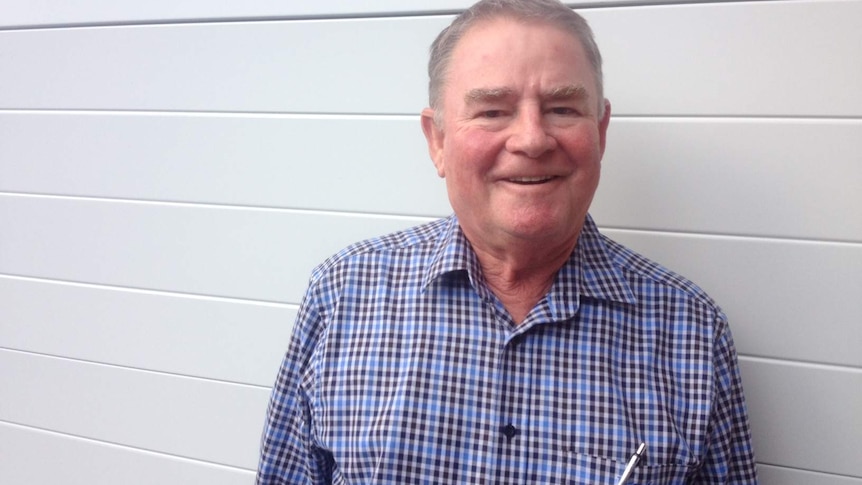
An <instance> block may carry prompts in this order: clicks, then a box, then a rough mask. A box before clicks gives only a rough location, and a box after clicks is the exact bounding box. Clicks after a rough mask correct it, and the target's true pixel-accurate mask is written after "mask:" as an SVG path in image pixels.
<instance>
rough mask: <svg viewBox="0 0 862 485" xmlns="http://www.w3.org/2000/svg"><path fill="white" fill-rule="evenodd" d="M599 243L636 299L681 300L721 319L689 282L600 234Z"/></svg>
mask: <svg viewBox="0 0 862 485" xmlns="http://www.w3.org/2000/svg"><path fill="white" fill-rule="evenodd" d="M601 240H602V243H603V245H604V246H605V248H606V250H607V252H608V255H609V257H610V258H611V260H612V261H613V264H614V266H616V267H617V268H618V269H619V270H620V272H621V273H622V274H623V275H624V276H625V278H626V280H627V281H628V283H629V285H630V286H631V288H632V289H633V291H634V292H635V293H636V294H639V295H638V296H639V299H641V300H643V299H644V298H646V299H650V298H653V299H660V298H671V297H672V298H676V299H679V298H682V299H683V300H686V301H688V302H689V303H691V304H695V305H698V306H703V307H704V308H705V309H708V310H709V311H710V312H711V313H714V314H715V316H716V317H717V318H720V319H722V320H723V319H725V317H724V314H723V312H722V310H721V308H720V307H719V305H718V303H716V302H715V300H713V299H712V297H710V296H709V295H708V294H707V293H706V291H704V290H703V289H702V288H701V287H700V286H698V285H697V284H696V283H694V282H693V281H691V280H690V279H688V278H686V277H685V276H682V275H680V274H678V273H676V272H674V271H672V270H670V269H668V268H667V267H665V266H663V265H661V264H659V263H657V262H655V261H653V260H651V259H649V258H648V257H646V256H644V255H642V254H640V253H638V252H636V251H634V250H632V249H630V248H628V247H626V246H623V245H622V244H620V243H618V242H616V241H614V240H613V239H611V238H609V237H607V236H605V235H604V234H602V235H601Z"/></svg>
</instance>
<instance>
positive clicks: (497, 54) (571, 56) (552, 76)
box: [445, 16, 594, 91]
mask: <svg viewBox="0 0 862 485" xmlns="http://www.w3.org/2000/svg"><path fill="white" fill-rule="evenodd" d="M447 71H448V72H447V78H448V79H447V82H446V83H445V84H446V86H447V88H448V87H458V86H460V87H462V88H463V87H464V85H465V84H470V85H476V84H483V83H491V84H494V83H498V84H499V83H501V82H505V83H506V84H508V83H514V84H519V83H524V82H530V81H531V80H532V81H546V82H557V83H564V84H571V83H581V84H588V85H592V84H593V82H594V81H593V79H594V76H593V73H592V68H591V67H590V64H589V61H588V60H587V56H586V53H585V50H584V48H583V46H582V45H581V42H580V40H579V39H578V38H577V36H575V34H574V33H572V32H570V31H568V30H565V29H564V28H563V27H560V26H557V25H554V24H550V23H547V22H539V21H525V20H519V19H514V18H510V17H505V16H501V17H494V18H491V19H487V20H483V21H480V22H478V23H476V24H475V25H473V26H471V27H470V28H469V29H468V30H467V31H466V32H465V34H464V35H463V37H462V38H461V39H460V41H459V42H458V44H457V45H456V46H455V48H454V49H453V51H452V56H451V58H450V62H449V66H448V69H447ZM494 87H499V86H494ZM447 91H449V89H447Z"/></svg>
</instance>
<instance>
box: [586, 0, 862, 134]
mask: <svg viewBox="0 0 862 485" xmlns="http://www.w3.org/2000/svg"><path fill="white" fill-rule="evenodd" d="M585 16H587V18H588V20H589V21H590V23H591V25H592V27H593V30H594V31H595V35H596V38H597V40H598V44H599V47H600V48H601V50H602V56H603V58H604V60H605V74H606V76H605V83H606V85H605V92H606V94H605V96H606V97H608V98H609V99H610V100H611V102H612V103H614V107H615V108H619V109H617V110H616V112H617V113H623V114H647V115H648V114H676V115H693V116H703V115H710V114H715V115H730V116H734V115H773V116H856V117H858V116H860V115H862V95H860V92H859V90H858V89H857V87H858V86H860V85H862V63H860V62H854V61H852V59H858V58H859V56H860V53H862V51H860V46H862V30H860V29H859V28H858V25H859V22H858V20H859V19H860V18H862V1H859V0H850V1H847V0H803V1H769V2H756V3H749V2H713V3H709V4H704V5H667V6H656V7H631V8H619V9H597V10H595V11H588V12H585ZM800 32H805V35H800Z"/></svg>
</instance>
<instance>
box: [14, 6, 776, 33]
mask: <svg viewBox="0 0 862 485" xmlns="http://www.w3.org/2000/svg"><path fill="white" fill-rule="evenodd" d="M664 1H666V0H640V1H639V2H638V3H640V4H654V3H663V2H664ZM698 1H707V0H694V2H692V3H696V2H698ZM709 1H712V0H709ZM754 1H762V0H754ZM473 3H474V0H365V1H363V2H361V3H360V2H356V1H354V0H316V1H314V2H297V1H293V2H283V1H280V0H246V1H244V2H241V3H240V2H226V3H216V2H209V1H206V0H192V1H183V2H173V1H171V0H151V1H149V2H145V3H140V4H139V3H117V2H112V1H109V0H84V1H79V2H76V3H75V5H74V6H71V5H66V4H65V3H58V4H56V5H53V4H52V5H51V8H50V9H47V8H42V7H41V5H40V4H34V3H33V2H32V1H28V0H7V1H4V2H3V3H0V27H15V26H34V25H35V26H44V25H58V24H59V25H67V24H73V25H74V24H92V23H129V22H136V23H137V22H165V21H178V20H181V21H200V20H218V19H242V18H253V19H265V18H284V17H304V16H312V17H320V16H335V15H346V16H352V15H385V14H390V15H391V14H395V15H397V14H404V13H416V12H451V11H454V10H462V9H465V8H467V7H469V6H470V5H471V4H473ZM565 3H566V4H567V5H572V6H575V7H577V6H580V5H589V6H595V5H603V6H604V5H616V4H631V3H632V2H631V1H630V0H568V1H566V2H565Z"/></svg>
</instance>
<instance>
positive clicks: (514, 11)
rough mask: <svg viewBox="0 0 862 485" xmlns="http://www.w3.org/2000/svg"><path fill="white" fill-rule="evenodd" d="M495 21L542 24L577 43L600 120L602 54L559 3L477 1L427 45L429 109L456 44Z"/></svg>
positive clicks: (573, 14)
mask: <svg viewBox="0 0 862 485" xmlns="http://www.w3.org/2000/svg"><path fill="white" fill-rule="evenodd" d="M498 18H511V19H514V20H521V21H528V22H540V23H545V24H548V25H552V26H555V27H557V28H560V29H562V30H564V31H566V32H568V33H570V34H572V36H573V37H574V38H575V39H577V40H578V41H579V42H580V43H581V46H582V47H583V49H584V52H585V53H586V55H587V60H588V61H589V63H590V66H591V67H592V69H593V75H594V76H595V78H596V93H597V95H598V98H599V99H598V103H599V106H598V110H599V116H600V117H601V116H604V110H605V103H604V87H603V80H602V54H601V53H600V52H599V47H598V45H596V41H595V39H594V38H593V31H592V29H590V26H589V24H587V21H586V20H585V19H584V18H583V17H581V16H580V15H579V14H578V13H576V12H575V11H574V10H572V9H571V8H569V7H567V6H565V5H563V4H562V3H561V2H560V1H559V0H480V1H479V2H477V3H475V4H474V5H473V6H472V7H470V8H469V9H467V10H465V11H464V12H463V13H461V14H460V15H458V16H457V17H456V18H455V20H453V21H452V23H451V24H450V25H449V26H448V27H446V28H445V29H443V31H442V32H440V34H439V35H437V38H436V39H434V42H433V43H432V44H431V56H430V59H429V60H428V78H429V81H428V102H429V103H430V106H431V107H432V108H434V109H435V110H439V108H440V102H441V97H442V94H443V89H444V85H445V83H446V78H447V75H448V70H449V64H450V63H451V61H452V53H453V52H454V50H455V47H456V46H457V45H458V42H459V41H460V40H461V38H463V37H464V35H465V34H466V33H467V32H468V31H469V30H470V29H471V28H472V27H474V26H475V25H477V24H479V23H481V22H483V21H487V20H492V19H498ZM435 118H436V117H435ZM438 121H439V118H438Z"/></svg>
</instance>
